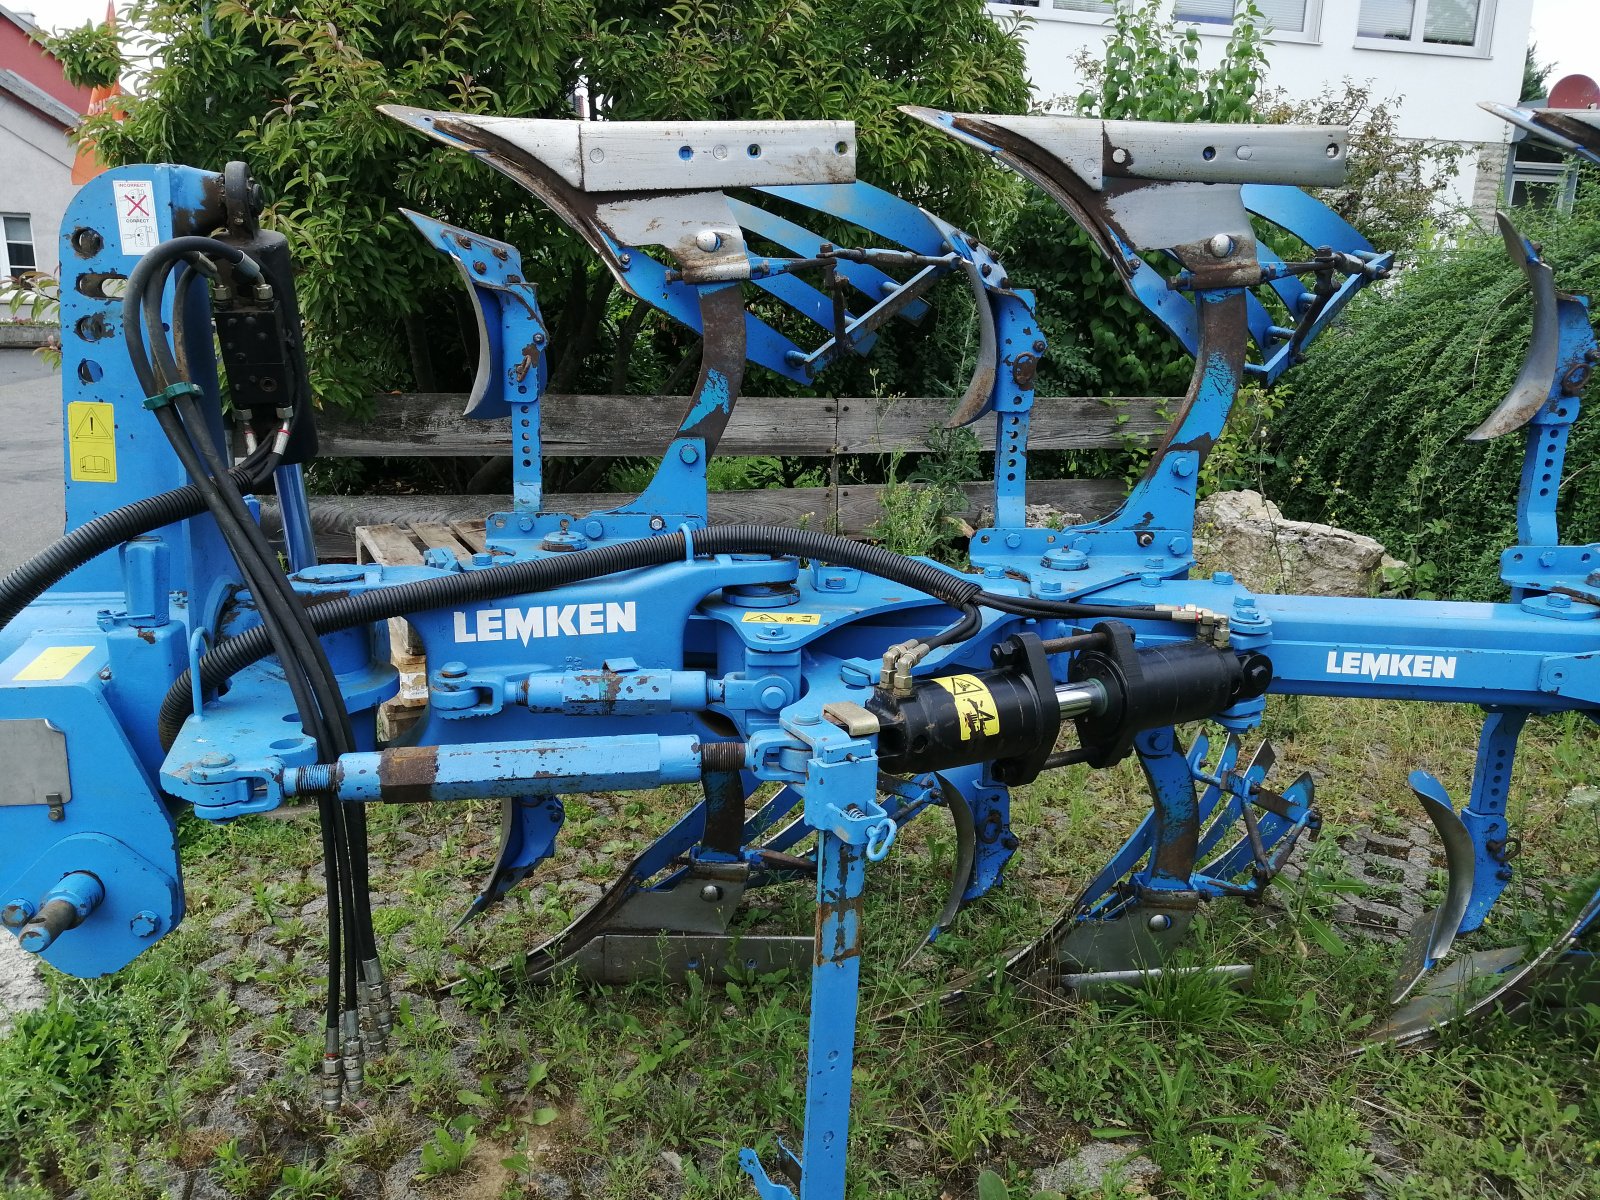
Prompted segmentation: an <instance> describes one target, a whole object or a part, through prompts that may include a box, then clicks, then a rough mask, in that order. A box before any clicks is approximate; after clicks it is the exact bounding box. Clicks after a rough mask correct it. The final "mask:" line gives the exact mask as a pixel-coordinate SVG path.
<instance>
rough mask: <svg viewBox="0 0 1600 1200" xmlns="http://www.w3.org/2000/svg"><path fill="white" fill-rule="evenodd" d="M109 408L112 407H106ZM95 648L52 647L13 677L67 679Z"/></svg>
mask: <svg viewBox="0 0 1600 1200" xmlns="http://www.w3.org/2000/svg"><path fill="white" fill-rule="evenodd" d="M106 407H107V408H110V407H111V406H110V405H109V404H108V405H106ZM93 651H94V647H93V646H51V647H50V649H48V650H43V651H40V652H39V653H38V654H36V655H35V656H34V658H33V661H32V662H30V663H29V664H28V665H27V666H25V667H23V668H22V670H20V671H18V672H17V673H16V675H15V676H14V677H13V678H14V680H15V681H16V682H18V683H27V682H29V681H30V680H31V681H34V682H37V681H39V680H41V679H65V678H66V677H67V674H68V672H70V671H71V670H72V668H73V667H75V666H77V665H78V664H79V663H81V662H82V661H83V660H84V659H86V658H88V657H89V655H90V654H91V653H93Z"/></svg>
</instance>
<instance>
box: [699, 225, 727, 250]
mask: <svg viewBox="0 0 1600 1200" xmlns="http://www.w3.org/2000/svg"><path fill="white" fill-rule="evenodd" d="M694 244H695V245H696V246H697V247H699V248H700V249H701V250H703V251H705V252H706V253H707V254H710V253H711V252H712V251H713V250H720V249H721V248H722V235H721V234H720V233H718V232H717V231H716V230H715V229H702V230H701V231H700V232H699V233H697V234H695V235H694Z"/></svg>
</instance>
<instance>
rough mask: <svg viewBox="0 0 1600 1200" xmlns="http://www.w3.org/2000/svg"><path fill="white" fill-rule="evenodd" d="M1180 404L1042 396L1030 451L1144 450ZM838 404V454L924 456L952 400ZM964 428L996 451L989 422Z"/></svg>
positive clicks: (1139, 399) (900, 399)
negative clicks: (1166, 411) (1165, 411)
mask: <svg viewBox="0 0 1600 1200" xmlns="http://www.w3.org/2000/svg"><path fill="white" fill-rule="evenodd" d="M1178 403H1179V401H1177V400H1162V399H1159V398H1156V397H1150V396H1118V397H1104V398H1102V397H1096V396H1040V397H1039V398H1038V399H1036V400H1035V401H1034V403H1033V417H1032V421H1031V422H1030V427H1029V433H1028V448H1029V449H1030V450H1109V449H1120V448H1121V447H1123V446H1124V445H1126V444H1127V443H1128V442H1129V441H1130V440H1131V441H1132V442H1133V443H1134V444H1136V445H1137V444H1142V443H1143V442H1145V441H1147V440H1149V439H1151V438H1153V437H1156V436H1157V435H1159V434H1161V433H1163V432H1165V430H1166V428H1167V420H1166V418H1164V417H1162V416H1161V415H1160V414H1159V413H1158V411H1157V409H1158V407H1160V406H1161V405H1163V404H1165V405H1168V406H1170V407H1172V408H1173V409H1174V410H1176V407H1177V405H1178ZM838 404H839V453H840V454H887V453H889V452H891V451H895V450H906V451H917V450H926V449H928V434H929V431H930V430H932V429H935V428H937V427H940V426H942V425H943V424H944V423H945V421H947V420H948V419H949V417H950V413H951V410H952V409H953V407H954V402H953V401H951V400H945V399H939V398H934V399H927V398H914V397H892V398H886V399H881V400H879V399H841V400H840V401H839V402H838ZM735 411H737V410H735ZM968 428H969V429H971V430H972V432H973V433H975V434H977V436H978V441H979V442H980V443H981V444H982V445H983V447H984V449H986V450H992V449H993V448H994V436H995V422H994V421H993V420H992V419H990V418H988V417H984V418H982V419H980V420H978V421H976V422H975V423H973V424H972V425H970V426H968Z"/></svg>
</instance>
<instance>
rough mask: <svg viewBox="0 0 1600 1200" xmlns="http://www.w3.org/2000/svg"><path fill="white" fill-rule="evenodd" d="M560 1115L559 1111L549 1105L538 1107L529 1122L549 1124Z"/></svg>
mask: <svg viewBox="0 0 1600 1200" xmlns="http://www.w3.org/2000/svg"><path fill="white" fill-rule="evenodd" d="M560 1115H561V1114H560V1113H559V1112H557V1111H556V1110H555V1109H553V1108H550V1107H548V1106H546V1107H544V1108H536V1109H534V1110H533V1115H532V1116H530V1117H529V1118H528V1123H529V1124H530V1125H548V1124H550V1122H551V1121H554V1120H555V1119H556V1118H557V1117H559V1116H560Z"/></svg>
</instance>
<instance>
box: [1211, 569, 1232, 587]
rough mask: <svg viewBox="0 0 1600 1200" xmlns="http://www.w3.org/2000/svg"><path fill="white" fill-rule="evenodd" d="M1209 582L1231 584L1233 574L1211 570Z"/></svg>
mask: <svg viewBox="0 0 1600 1200" xmlns="http://www.w3.org/2000/svg"><path fill="white" fill-rule="evenodd" d="M1211 582H1212V583H1221V584H1231V583H1232V582H1233V576H1232V575H1231V574H1229V573H1228V572H1227V571H1213V572H1211Z"/></svg>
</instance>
